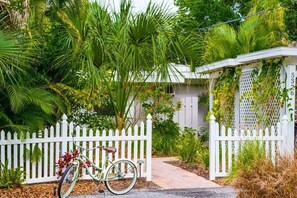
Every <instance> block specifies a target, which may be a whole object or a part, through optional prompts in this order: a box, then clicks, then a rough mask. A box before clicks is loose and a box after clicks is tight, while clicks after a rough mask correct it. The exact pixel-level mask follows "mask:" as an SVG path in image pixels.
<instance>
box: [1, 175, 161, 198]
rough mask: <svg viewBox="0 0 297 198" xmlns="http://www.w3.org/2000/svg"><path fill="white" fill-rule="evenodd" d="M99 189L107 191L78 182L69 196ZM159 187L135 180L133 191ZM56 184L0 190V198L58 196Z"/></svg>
mask: <svg viewBox="0 0 297 198" xmlns="http://www.w3.org/2000/svg"><path fill="white" fill-rule="evenodd" d="M100 184H101V185H100ZM54 188H56V196H54ZM99 188H100V189H103V190H104V191H107V189H106V188H105V185H104V184H103V183H97V182H96V183H95V182H93V181H90V180H89V181H86V180H85V181H78V182H77V183H76V185H75V187H74V190H73V192H72V193H71V195H92V194H96V193H98V191H99ZM159 188H160V187H159V186H157V185H156V184H154V183H153V182H147V181H145V179H143V180H142V181H140V180H137V182H136V184H135V186H134V188H133V189H159ZM57 189H58V183H57V182H52V183H43V184H30V185H24V186H23V187H21V188H20V187H19V188H11V189H0V197H1V198H4V197H5V198H6V197H7V198H12V197H15V198H18V197H26V198H35V197H42V198H47V197H48V198H50V197H57V196H58V192H57Z"/></svg>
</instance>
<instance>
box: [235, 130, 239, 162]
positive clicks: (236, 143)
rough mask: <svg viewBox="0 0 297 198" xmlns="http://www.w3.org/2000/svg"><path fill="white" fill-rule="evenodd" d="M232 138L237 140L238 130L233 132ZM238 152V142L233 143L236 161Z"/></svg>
mask: <svg viewBox="0 0 297 198" xmlns="http://www.w3.org/2000/svg"><path fill="white" fill-rule="evenodd" d="M234 137H235V138H238V139H239V133H238V130H237V129H235V130H234ZM238 151H239V140H238V141H235V142H234V159H235V161H236V160H237V153H238Z"/></svg>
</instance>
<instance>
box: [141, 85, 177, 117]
mask: <svg viewBox="0 0 297 198" xmlns="http://www.w3.org/2000/svg"><path fill="white" fill-rule="evenodd" d="M165 89H166V85H160V84H155V85H151V84H149V85H147V86H144V88H143V89H142V90H141V92H140V93H139V95H138V98H139V100H140V102H141V103H142V107H143V109H144V112H145V115H147V114H149V113H150V114H151V115H152V117H153V121H155V120H157V119H159V118H158V117H159V116H160V115H163V116H165V117H166V118H167V119H173V115H174V112H176V111H178V110H180V109H181V102H180V101H177V102H175V101H173V100H172V97H173V96H172V95H171V94H169V93H166V90H165Z"/></svg>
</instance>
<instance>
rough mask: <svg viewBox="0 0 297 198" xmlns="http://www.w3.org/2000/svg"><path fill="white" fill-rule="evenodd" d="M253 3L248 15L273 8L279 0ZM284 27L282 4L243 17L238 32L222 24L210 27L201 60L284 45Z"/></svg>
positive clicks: (232, 56)
mask: <svg viewBox="0 0 297 198" xmlns="http://www.w3.org/2000/svg"><path fill="white" fill-rule="evenodd" d="M253 5H254V6H253V7H252V8H251V10H250V12H249V14H250V15H252V14H254V13H257V12H259V11H262V10H266V9H268V8H271V7H276V6H278V5H279V1H278V0H273V1H269V0H265V1H261V2H260V1H259V2H258V1H256V2H255V4H253ZM284 28H285V24H284V9H283V8H282V7H281V8H278V9H274V10H271V11H269V12H265V13H263V14H261V15H256V16H253V17H249V18H247V19H245V20H244V21H243V22H242V23H241V24H240V26H239V29H238V31H237V30H236V29H234V28H232V27H231V26H230V25H226V24H224V25H219V26H216V27H213V28H211V29H209V31H208V32H207V33H206V37H205V53H204V55H203V62H204V63H212V62H215V61H219V60H223V59H226V58H234V57H236V56H237V55H239V54H245V53H250V52H253V51H258V50H263V49H267V48H270V47H276V46H283V45H287V41H286V37H287V36H286V34H285V31H284ZM226 46H228V47H226Z"/></svg>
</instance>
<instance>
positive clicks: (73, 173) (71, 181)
mask: <svg viewBox="0 0 297 198" xmlns="http://www.w3.org/2000/svg"><path fill="white" fill-rule="evenodd" d="M78 169H79V166H78V165H77V164H70V165H69V166H68V167H67V168H66V170H65V171H64V173H63V175H62V178H61V180H60V181H59V187H58V196H59V198H65V197H68V196H69V195H70V193H71V192H72V190H73V188H74V185H75V183H76V181H77V179H78V174H79V171H78Z"/></svg>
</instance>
